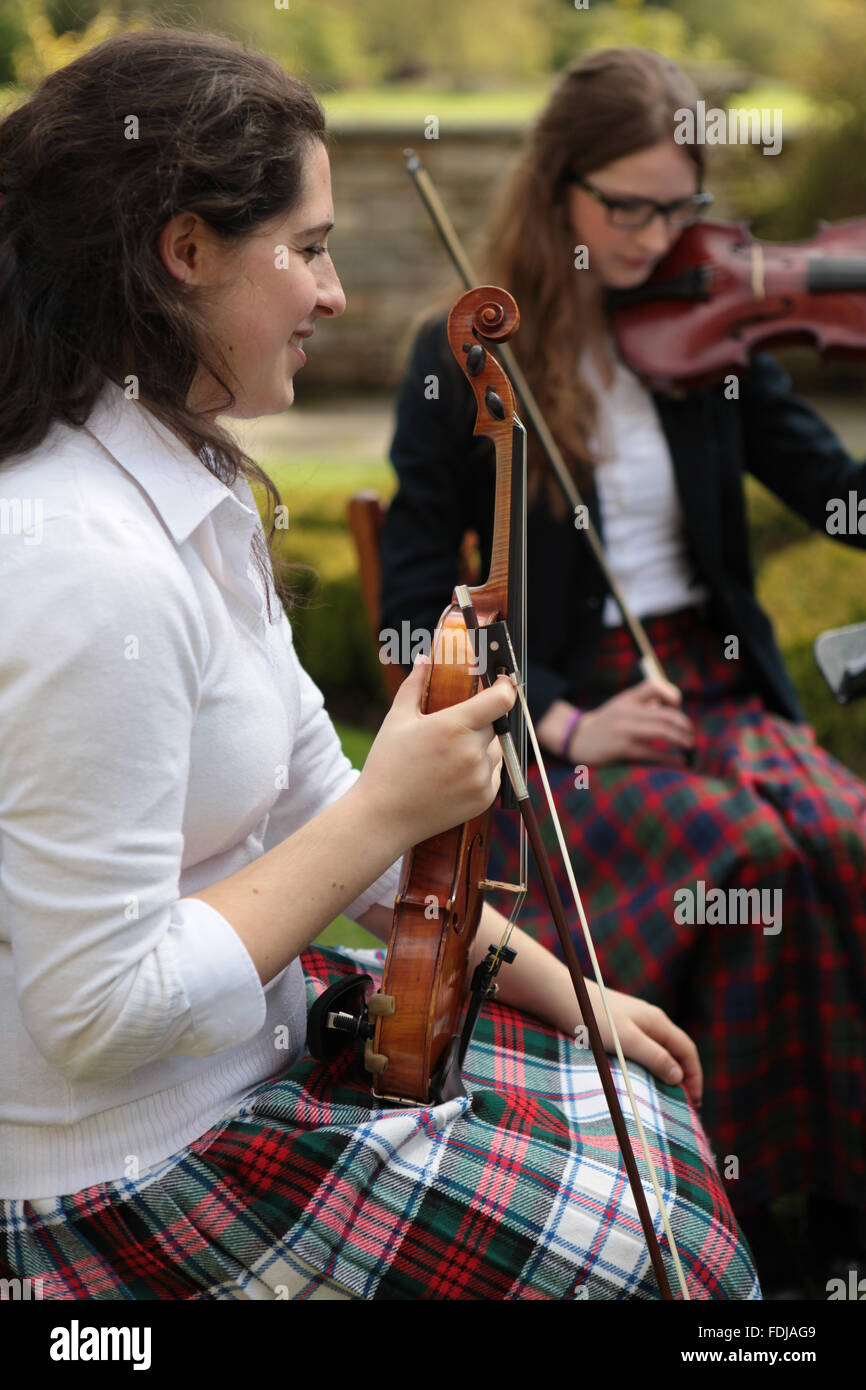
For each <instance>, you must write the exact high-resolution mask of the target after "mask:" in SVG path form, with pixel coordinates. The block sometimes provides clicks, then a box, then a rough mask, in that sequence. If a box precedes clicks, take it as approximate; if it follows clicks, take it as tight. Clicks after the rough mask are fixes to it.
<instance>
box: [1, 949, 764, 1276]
mask: <svg viewBox="0 0 866 1390" xmlns="http://www.w3.org/2000/svg"><path fill="white" fill-rule="evenodd" d="M302 960H303V966H304V970H305V974H306V979H307V999H308V1004H310V1003H312V1002H313V1000H314V999H315V998H316V997H317V996H318V995H319V994H320V993H321V992H322V991H323V990H324V989H325V988H326V987H327V986H328V985H329V984H330V983H333V981H335V980H336V979H338V978H339V977H340V976H343V975H345V974H346V973H347V972H352V971H354V972H360V971H361V970H365V971H367V972H368V973H370V974H372V975H373V976H374V978H375V977H376V976H377V975H378V974H380V973H381V965H382V962H383V960H384V952H383V951H375V952H349V951H344V950H322V949H317V948H311V949H310V950H309V951H308V952H305V954H304V956H303V958H302ZM613 1067H614V1076H615V1078H616V1080H617V1084H618V1089H619V1090H620V1094H621V1095H623V1105H624V1108H625V1107H626V1104H627V1103H626V1102H625V1098H624V1094H623V1093H624V1088H623V1087H622V1084H621V1076H620V1073H619V1069H618V1066H617V1063H616V1062H615V1061H613ZM629 1071H630V1075H631V1076H632V1082H633V1086H634V1089H635V1093H636V1096H637V1099H638V1104H639V1106H640V1110H641V1118H642V1120H643V1123H644V1126H645V1129H646V1132H647V1137H648V1140H649V1143H650V1146H651V1149H652V1154H653V1160H654V1163H655V1166H656V1168H657V1171H658V1175H659V1183H660V1187H661V1190H662V1193H663V1195H664V1201H665V1206H666V1208H667V1210H668V1213H669V1215H670V1220H671V1226H672V1228H673V1231H674V1237H675V1240H676V1242H677V1246H678V1249H679V1252H680V1258H681V1261H682V1264H683V1268H684V1271H685V1274H686V1279H687V1283H688V1286H689V1291H690V1293H691V1295H692V1297H693V1298H696V1299H753V1298H759V1297H760V1292H759V1289H758V1285H757V1281H756V1276H755V1272H754V1268H753V1265H752V1261H751V1256H750V1252H749V1249H748V1246H747V1245H746V1244H745V1242H744V1241H743V1239H742V1237H741V1236H740V1233H739V1231H738V1229H737V1226H736V1223H735V1221H734V1218H733V1215H732V1213H731V1209H730V1206H729V1204H728V1201H727V1198H726V1197H725V1194H724V1191H723V1189H722V1185H721V1182H720V1179H719V1176H718V1174H717V1172H716V1170H715V1168H714V1166H713V1162H712V1158H711V1156H710V1153H709V1149H708V1146H707V1142H706V1139H705V1137H704V1134H703V1132H702V1130H701V1127H700V1124H699V1122H698V1121H697V1119H696V1117H695V1115H694V1112H693V1111H692V1110H691V1108H690V1106H689V1103H688V1101H687V1100H686V1098H685V1093H684V1092H683V1090H682V1089H681V1088H680V1087H669V1086H665V1085H662V1084H661V1083H659V1082H656V1081H655V1080H654V1079H652V1078H651V1077H650V1076H649V1075H648V1074H647V1073H646V1072H645V1071H644V1070H643V1069H642V1068H641V1067H639V1066H637V1065H636V1064H634V1065H633V1066H632V1067H630V1069H629ZM464 1076H465V1078H466V1081H467V1090H468V1091H469V1092H470V1094H469V1095H467V1096H466V1097H463V1098H459V1099H457V1100H452V1101H448V1102H446V1103H445V1104H443V1105H437V1106H425V1107H418V1106H416V1107H411V1108H405V1109H404V1108H396V1107H394V1106H391V1107H388V1106H387V1105H386V1104H385V1103H383V1102H381V1101H376V1100H374V1098H373V1097H372V1096H371V1094H370V1091H369V1085H368V1083H367V1080H366V1075H365V1073H364V1072H363V1070H362V1069H361V1067H360V1064H359V1061H358V1059H357V1058H356V1057H355V1055H354V1054H352V1053H351V1052H349V1053H345V1054H343V1055H341V1057H340V1058H338V1059H337V1060H336V1061H334V1062H332V1063H328V1064H320V1063H317V1062H314V1061H313V1059H312V1058H311V1057H309V1056H307V1057H305V1058H303V1059H301V1060H300V1061H299V1062H297V1063H296V1064H294V1065H292V1066H290V1067H288V1068H287V1069H285V1070H284V1071H283V1072H281V1073H280V1074H279V1075H278V1076H276V1077H274V1078H272V1079H270V1080H268V1081H266V1082H263V1083H262V1084H261V1085H259V1086H258V1087H256V1088H255V1089H254V1090H253V1091H252V1092H251V1093H250V1094H249V1095H248V1096H247V1097H246V1098H245V1099H244V1101H243V1102H242V1103H241V1104H240V1105H239V1106H238V1107H237V1109H236V1110H235V1111H234V1112H233V1113H232V1114H230V1115H228V1116H226V1117H225V1118H224V1119H223V1120H222V1121H221V1122H220V1123H219V1124H218V1125H216V1126H214V1128H213V1129H211V1130H210V1131H209V1132H208V1133H206V1134H204V1135H202V1137H201V1138H200V1139H198V1140H196V1142H195V1143H193V1144H190V1145H189V1146H188V1147H187V1148H185V1149H184V1150H183V1151H182V1152H180V1153H177V1154H175V1155H174V1156H173V1157H172V1158H170V1159H168V1160H166V1161H165V1162H164V1163H163V1164H160V1165H156V1166H154V1167H153V1168H151V1169H150V1170H149V1171H148V1172H147V1173H145V1174H143V1175H141V1176H140V1177H139V1178H138V1179H136V1180H134V1181H133V1180H124V1181H118V1182H111V1183H101V1184H99V1185H96V1186H93V1187H89V1188H87V1189H86V1190H84V1191H82V1192H77V1193H75V1194H74V1195H70V1196H66V1197H60V1198H52V1199H41V1200H37V1201H30V1202H28V1201H24V1200H5V1201H2V1202H0V1272H2V1273H3V1274H4V1275H5V1276H6V1277H9V1276H10V1275H17V1276H19V1277H22V1278H26V1277H30V1279H31V1280H32V1281H34V1284H33V1286H35V1287H36V1288H37V1289H39V1290H40V1291H41V1296H42V1297H43V1298H45V1299H49V1298H51V1299H168V1300H178V1299H229V1300H237V1299H255V1298H258V1299H272V1298H292V1299H311V1298H317V1299H322V1298H327V1299H484V1300H493V1299H496V1300H498V1299H565V1300H575V1299H583V1298H588V1299H613V1298H638V1299H654V1298H657V1297H658V1290H657V1286H656V1284H655V1280H654V1276H653V1273H652V1269H651V1267H650V1265H649V1257H648V1255H647V1253H646V1245H645V1243H644V1238H643V1233H642V1231H641V1227H640V1223H639V1220H638V1218H637V1215H636V1211H635V1208H634V1205H633V1202H632V1198H631V1194H630V1191H629V1188H628V1183H627V1178H626V1175H625V1170H624V1165H623V1163H622V1160H621V1158H620V1155H619V1151H618V1148H617V1144H616V1139H615V1136H614V1132H613V1127H612V1125H611V1122H610V1119H609V1116H608V1113H607V1108H606V1105H605V1101H604V1097H603V1094H602V1092H601V1087H600V1083H599V1080H598V1073H597V1071H596V1069H595V1065H594V1063H593V1061H592V1057H591V1054H590V1053H589V1052H587V1051H583V1050H580V1049H578V1048H577V1047H576V1046H575V1044H574V1041H573V1039H569V1038H566V1037H563V1036H562V1035H560V1034H558V1033H556V1032H555V1031H554V1030H552V1029H550V1028H547V1027H545V1026H544V1025H543V1024H541V1023H539V1022H537V1021H535V1020H530V1019H529V1018H527V1017H526V1016H525V1015H522V1014H520V1013H518V1012H516V1011H514V1010H511V1009H508V1008H505V1007H502V1006H499V1005H497V1004H495V1003H494V1004H488V1005H485V1007H484V1010H483V1013H482V1017H481V1019H480V1021H479V1025H478V1029H477V1032H476V1035H475V1038H474V1040H473V1043H472V1046H471V1048H470V1051H469V1053H468V1054H467V1059H466V1067H465V1071H464ZM626 1120H627V1124H628V1127H629V1132H630V1133H631V1134H632V1135H634V1130H633V1121H632V1119H631V1116H630V1114H629V1112H628V1110H627V1109H626ZM636 1154H637V1163H638V1166H639V1168H640V1169H641V1172H642V1174H643V1172H644V1162H643V1159H642V1158H641V1156H640V1151H639V1150H638V1149H636ZM644 1185H645V1190H646V1192H647V1201H648V1204H649V1207H650V1211H651V1212H652V1213H653V1218H654V1221H655V1226H656V1231H657V1233H658V1235H659V1241H660V1244H661V1248H662V1253H663V1256H664V1258H665V1264H666V1267H667V1270H668V1277H669V1279H670V1282H671V1287H672V1289H673V1291H674V1295H675V1297H676V1296H679V1295H678V1286H677V1284H676V1279H675V1272H674V1269H673V1266H672V1261H671V1258H670V1255H669V1252H668V1248H667V1243H666V1240H665V1238H664V1236H663V1234H662V1228H661V1220H660V1218H659V1214H658V1209H657V1205H656V1202H655V1198H654V1195H653V1192H652V1188H651V1187H650V1185H649V1181H648V1180H647V1181H646V1182H645V1184H644ZM35 1281H40V1284H36V1283H35Z"/></svg>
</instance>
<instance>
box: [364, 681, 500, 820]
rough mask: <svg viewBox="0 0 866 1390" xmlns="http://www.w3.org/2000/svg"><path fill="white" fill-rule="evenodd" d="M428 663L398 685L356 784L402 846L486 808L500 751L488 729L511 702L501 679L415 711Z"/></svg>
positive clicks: (497, 777)
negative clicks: (444, 705) (430, 709)
mask: <svg viewBox="0 0 866 1390" xmlns="http://www.w3.org/2000/svg"><path fill="white" fill-rule="evenodd" d="M428 665H429V662H428V661H427V660H426V659H425V658H419V660H418V661H417V662H416V663H415V666H414V667H413V669H412V671H411V673H410V674H409V675H408V676H407V677H406V679H405V680H404V682H403V684H402V685H401V686H400V688H399V690H398V691H397V694H396V695H395V697H394V702H393V704H392V705H391V708H390V710H389V711H388V713H387V715H386V716H385V719H384V721H383V723H382V727H381V729H380V730H379V732H378V734H377V735H376V740H375V742H374V744H373V747H372V748H371V749H370V752H369V754H368V755H367V761H366V762H365V763H364V768H363V771H362V773H361V776H360V778H359V779H358V783H357V788H358V790H359V791H362V792H363V794H364V795H365V797H366V798H367V799H368V802H369V805H370V808H371V812H372V813H373V814H374V815H376V816H378V817H384V824H386V825H388V826H393V827H394V828H395V829H397V830H398V831H399V833H400V834H401V835H402V837H403V839H404V841H405V843H406V845H407V847H408V846H410V845H416V844H419V843H420V842H421V841H422V840H427V839H429V838H430V836H432V835H438V834H439V833H440V831H443V830H450V829H451V828H452V827H453V826H455V825H462V824H463V822H464V821H467V820H471V819H472V817H473V816H478V815H481V813H482V812H483V811H486V810H487V808H488V806H491V805H492V804H493V800H494V798H495V796H496V793H497V792H498V790H499V782H500V777H501V770H502V752H501V749H500V745H499V739H498V737H497V736H496V734H494V732H493V728H492V724H493V721H494V719H498V718H499V717H500V715H503V714H507V713H508V711H509V710H510V709H511V706H512V705H513V704H514V701H515V700H516V698H517V692H516V690H515V688H514V685H513V684H512V682H511V681H510V680H509V678H508V677H507V676H504V675H503V676H499V677H497V679H496V681H495V682H494V684H493V685H492V686H491V687H490V689H489V690H480V691H478V693H477V694H475V695H473V696H472V697H471V698H470V699H468V700H462V701H461V702H460V703H459V704H456V705H452V706H450V708H448V709H443V710H437V711H436V712H435V713H434V714H422V713H421V711H420V709H419V705H420V702H421V696H422V693H423V690H424V681H425V678H426V675H427V668H428ZM380 823H382V822H381V821H380Z"/></svg>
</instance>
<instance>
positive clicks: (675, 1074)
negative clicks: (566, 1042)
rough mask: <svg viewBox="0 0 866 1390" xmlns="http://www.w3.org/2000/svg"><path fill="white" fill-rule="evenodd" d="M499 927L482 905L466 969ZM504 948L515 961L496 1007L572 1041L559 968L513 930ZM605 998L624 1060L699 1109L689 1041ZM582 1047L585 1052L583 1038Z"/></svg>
mask: <svg viewBox="0 0 866 1390" xmlns="http://www.w3.org/2000/svg"><path fill="white" fill-rule="evenodd" d="M505 926H506V921H505V918H504V917H503V916H502V914H501V913H499V912H497V911H496V909H495V908H494V907H492V906H491V904H490V903H489V902H486V903H485V904H484V907H483V909H482V912H481V921H480V923H479V926H478V932H477V934H476V938H475V943H474V945H473V948H472V955H471V958H470V960H471V968H473V969H474V967H475V965H476V964H477V962H478V961H479V960H482V959H483V957H484V954H485V952H486V951H487V947H488V946H489V945H495V944H496V943H497V942H498V941H499V939H500V937H501V936H502V931H503V928H504V927H505ZM509 945H510V946H512V947H513V948H514V949H515V950H516V951H517V960H516V961H515V962H514V964H513V965H508V966H505V967H504V968H503V969H502V970H501V971H500V973H499V977H498V984H499V996H498V997H499V999H500V1001H501V1002H502V1003H503V1004H512V1005H513V1006H514V1007H515V1008H518V1009H525V1010H526V1012H527V1013H531V1014H535V1016H536V1017H537V1018H541V1019H543V1020H544V1021H545V1023H550V1024H552V1025H553V1027H554V1028H558V1029H559V1031H560V1032H562V1033H566V1034H569V1035H571V1036H574V1034H575V1024H576V1023H578V1021H579V1019H580V1010H579V1009H578V1006H577V1000H576V998H575V993H574V986H573V984H572V983H571V976H570V975H569V973H568V970H567V969H566V967H565V965H564V964H563V963H562V961H561V960H557V958H556V956H554V955H552V954H551V952H550V951H548V950H546V949H545V947H544V946H542V945H541V944H540V943H539V942H538V941H534V940H533V939H532V938H531V937H529V936H527V934H526V933H525V932H523V931H521V930H520V928H519V927H515V928H514V929H513V931H512V934H511V937H510V940H509ZM586 988H587V993H588V994H589V1002H590V1004H591V1005H592V1010H593V1013H594V1014H595V1017H596V1019H597V1020H598V1026H599V1030H600V1032H601V1040H602V1043H603V1044H604V1048H605V1051H606V1052H614V1051H615V1049H614V1045H613V1036H612V1034H611V1031H610V1028H609V1026H608V1022H607V1015H606V1013H605V1011H604V1008H603V1007H602V1004H601V999H600V997H599V994H600V991H599V988H598V985H597V984H596V983H595V981H594V980H592V979H590V978H589V977H587V980H586ZM607 997H608V1000H609V1001H610V1010H611V1013H612V1015H613V1021H614V1024H615V1025H616V1030H617V1032H618V1033H619V1038H620V1042H621V1043H622V1050H623V1053H624V1054H625V1056H626V1057H630V1058H631V1059H632V1061H634V1062H639V1063H640V1064H641V1066H643V1067H646V1069H647V1071H650V1072H652V1074H653V1076H657V1077H658V1079H659V1081H665V1082H667V1083H668V1085H671V1086H677V1085H682V1086H683V1087H684V1088H685V1091H686V1094H687V1096H688V1097H689V1100H690V1101H691V1102H692V1104H693V1105H700V1103H701V1094H702V1090H703V1073H702V1071H701V1064H700V1061H699V1059H698V1049H697V1048H696V1047H695V1044H694V1043H693V1042H692V1040H691V1038H690V1037H689V1035H688V1034H687V1033H684V1032H683V1030H682V1028H678V1027H677V1025H676V1024H675V1023H674V1022H673V1020H672V1019H670V1018H668V1016H667V1014H666V1013H665V1011H664V1009H660V1008H658V1007H657V1005H655V1004H648V1003H647V1002H646V1000H644V999H636V998H635V997H634V995H632V994H621V993H620V992H619V990H615V989H608V990H607ZM578 1038H579V1039H581V1040H583V1035H581V1034H578ZM585 1042H586V1046H589V1038H588V1037H586V1039H585Z"/></svg>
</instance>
